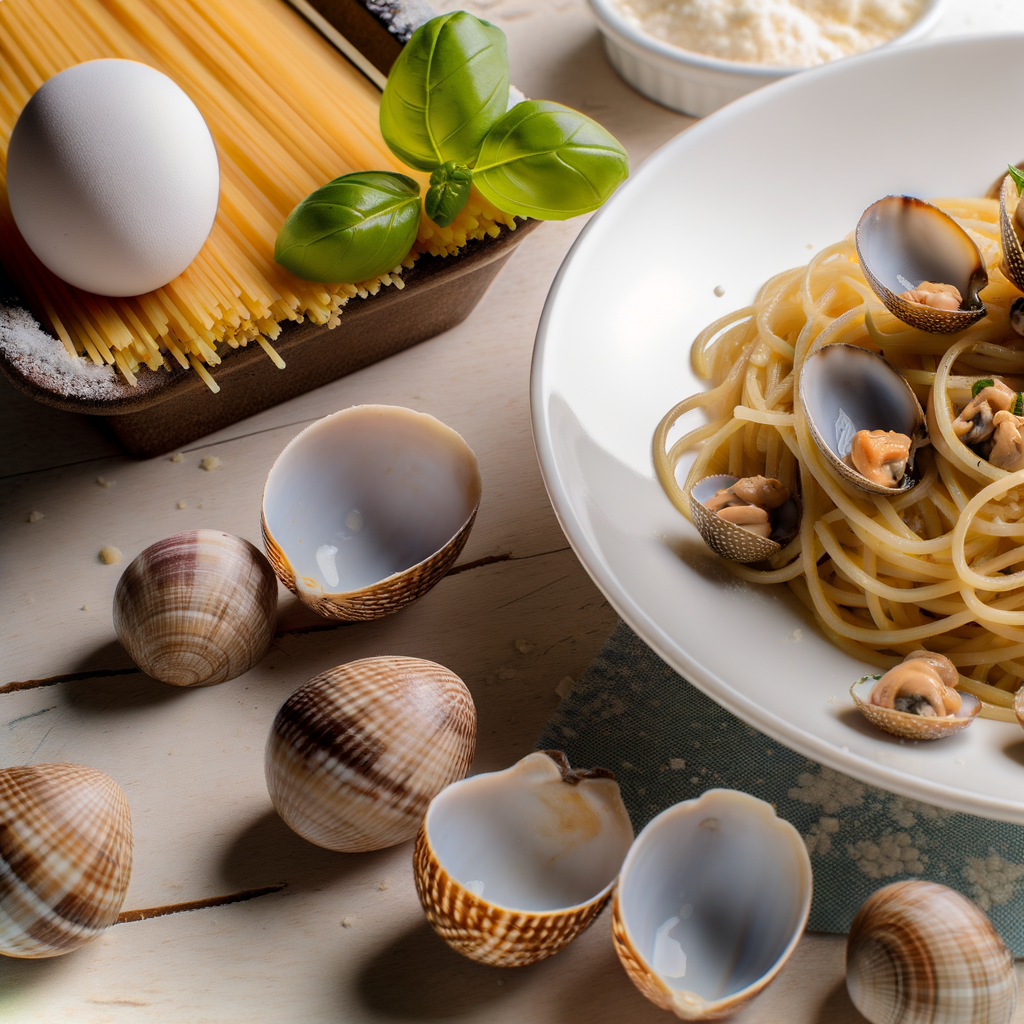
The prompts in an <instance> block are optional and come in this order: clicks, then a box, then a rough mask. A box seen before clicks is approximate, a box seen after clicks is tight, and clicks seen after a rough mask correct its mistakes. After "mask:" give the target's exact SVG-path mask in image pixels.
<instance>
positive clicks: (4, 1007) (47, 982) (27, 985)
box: [0, 952, 89, 1020]
mask: <svg viewBox="0 0 1024 1024" xmlns="http://www.w3.org/2000/svg"><path fill="white" fill-rule="evenodd" d="M76 955H81V953H80V952H78V953H69V954H68V955H67V956H62V957H53V958H51V959H45V960H17V959H14V958H13V957H6V956H5V957H0V1020H6V1019H7V1016H8V1011H10V1010H13V1009H15V1008H16V1007H17V1006H18V1005H19V1004H20V1003H21V1002H22V1000H24V999H25V998H26V997H27V996H28V994H29V992H30V991H31V990H32V989H33V988H49V989H53V988H55V987H57V986H58V985H60V978H61V975H62V974H63V973H66V972H71V971H73V970H74V963H73V961H74V959H75V957H76ZM85 955H86V956H88V955H89V954H88V953H86V954H85Z"/></svg>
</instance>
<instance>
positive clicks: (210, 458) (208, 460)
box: [199, 455, 224, 473]
mask: <svg viewBox="0 0 1024 1024" xmlns="http://www.w3.org/2000/svg"><path fill="white" fill-rule="evenodd" d="M223 465H224V463H223V462H221V461H220V459H218V458H217V456H216V455H206V456H204V457H203V459H202V461H201V462H200V463H199V468H200V469H205V470H206V471H207V472H208V473H212V472H213V471H214V470H215V469H220V467H221V466H223Z"/></svg>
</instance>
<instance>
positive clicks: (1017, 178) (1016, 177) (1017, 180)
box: [1006, 164, 1024, 195]
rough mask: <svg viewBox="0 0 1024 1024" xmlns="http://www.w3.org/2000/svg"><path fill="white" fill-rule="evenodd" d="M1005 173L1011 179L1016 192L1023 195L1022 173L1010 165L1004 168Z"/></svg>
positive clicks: (1023, 178) (1023, 180) (1023, 179)
mask: <svg viewBox="0 0 1024 1024" xmlns="http://www.w3.org/2000/svg"><path fill="white" fill-rule="evenodd" d="M1006 170H1007V173H1008V174H1009V175H1010V177H1011V178H1013V183H1014V184H1015V185H1016V186H1017V191H1018V192H1019V193H1020V194H1021V195H1024V173H1022V172H1021V170H1020V168H1018V167H1014V166H1013V165H1012V164H1011V165H1010V166H1009V167H1007V168H1006Z"/></svg>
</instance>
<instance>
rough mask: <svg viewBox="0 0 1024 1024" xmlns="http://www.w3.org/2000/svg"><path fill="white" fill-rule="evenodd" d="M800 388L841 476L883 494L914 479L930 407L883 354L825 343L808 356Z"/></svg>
mask: <svg viewBox="0 0 1024 1024" xmlns="http://www.w3.org/2000/svg"><path fill="white" fill-rule="evenodd" d="M798 394H799V400H800V403H801V404H802V406H803V410H804V414H805V416H806V418H807V424H808V426H809V428H810V431H811V436H812V437H813V438H814V440H815V443H816V444H817V445H818V448H819V450H820V451H821V453H822V454H823V455H824V456H825V458H826V459H827V461H828V462H829V463H830V464H831V465H832V467H833V468H834V469H835V470H836V472H837V473H838V474H839V475H840V476H841V477H843V478H844V479H845V480H847V481H849V482H850V483H852V484H854V485H855V486H856V487H859V488H860V489H862V490H865V491H872V492H874V493H877V494H892V493H894V492H900V491H905V490H909V489H910V488H911V487H913V486H914V484H915V483H916V482H917V481H916V478H915V477H914V473H913V469H914V454H915V452H916V450H917V449H918V448H919V447H921V446H922V445H923V444H925V443H926V441H927V438H926V435H925V431H924V412H923V410H922V409H921V403H920V402H918V400H917V396H916V395H915V394H914V391H913V389H912V388H911V387H910V385H909V384H908V383H907V381H906V379H905V378H904V377H903V376H902V375H901V374H900V373H899V372H897V371H896V370H895V369H894V368H893V367H892V366H890V365H889V363H887V362H886V361H885V360H884V359H883V358H882V357H881V356H880V355H876V354H875V353H874V352H871V351H870V350H868V349H866V348H859V347H857V346H856V345H847V344H836V345H826V346H825V347H824V348H822V349H819V350H818V351H817V352H815V353H814V354H813V355H812V356H811V357H810V358H808V359H807V361H806V362H805V364H804V368H803V371H802V373H801V374H800V379H799V383H798Z"/></svg>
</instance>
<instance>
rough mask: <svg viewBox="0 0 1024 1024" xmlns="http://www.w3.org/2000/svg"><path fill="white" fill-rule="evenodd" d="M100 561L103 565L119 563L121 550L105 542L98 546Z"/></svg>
mask: <svg viewBox="0 0 1024 1024" xmlns="http://www.w3.org/2000/svg"><path fill="white" fill-rule="evenodd" d="M100 561H101V562H102V563H103V564H104V565H119V564H120V562H121V552H120V550H119V549H118V548H115V547H114V546H113V545H112V544H106V545H104V546H103V547H102V548H100Z"/></svg>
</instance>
